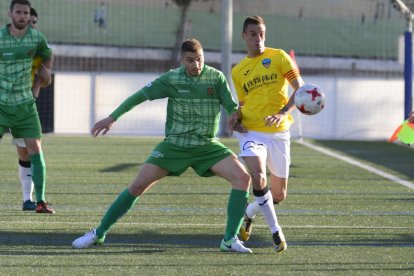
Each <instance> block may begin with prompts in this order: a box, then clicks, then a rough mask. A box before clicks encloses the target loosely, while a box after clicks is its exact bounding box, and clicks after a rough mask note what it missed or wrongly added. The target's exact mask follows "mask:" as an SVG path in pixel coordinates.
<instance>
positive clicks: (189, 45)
mask: <svg viewBox="0 0 414 276" xmlns="http://www.w3.org/2000/svg"><path fill="white" fill-rule="evenodd" d="M199 50H203V46H202V45H201V43H200V41H198V40H197V39H195V38H189V39H186V40H184V41H183V43H182V44H181V54H183V53H185V52H192V53H195V52H197V51H199Z"/></svg>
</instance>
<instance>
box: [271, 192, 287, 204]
mask: <svg viewBox="0 0 414 276" xmlns="http://www.w3.org/2000/svg"><path fill="white" fill-rule="evenodd" d="M272 196H273V201H274V202H277V203H281V202H282V201H283V200H285V199H286V196H287V195H286V193H277V194H273V195H272Z"/></svg>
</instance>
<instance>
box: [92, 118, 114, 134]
mask: <svg viewBox="0 0 414 276" xmlns="http://www.w3.org/2000/svg"><path fill="white" fill-rule="evenodd" d="M114 122H115V120H114V119H113V118H112V117H110V116H109V117H106V118H105V119H102V120H100V121H99V122H97V123H96V124H95V125H94V126H93V128H92V131H91V134H92V135H93V136H94V137H96V136H98V135H99V133H101V132H102V135H105V134H106V133H107V132H108V131H109V130H110V129H111V127H112V124H113V123H114Z"/></svg>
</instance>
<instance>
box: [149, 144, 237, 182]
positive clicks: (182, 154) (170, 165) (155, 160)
mask: <svg viewBox="0 0 414 276" xmlns="http://www.w3.org/2000/svg"><path fill="white" fill-rule="evenodd" d="M232 154H234V153H233V152H232V151H231V150H230V149H229V148H227V147H226V146H224V145H223V144H221V143H212V144H210V145H207V146H200V147H196V148H183V147H178V146H176V145H173V144H171V143H168V142H161V143H159V144H158V145H157V146H156V147H155V149H154V150H153V151H152V152H151V154H150V156H149V157H148V158H147V160H146V161H145V163H150V164H154V165H156V166H158V167H160V168H163V169H165V170H168V171H169V172H170V173H169V175H171V176H179V175H181V174H182V173H183V172H184V171H185V170H187V169H188V168H189V167H191V168H193V169H194V171H195V172H196V173H197V174H198V175H199V176H204V177H208V176H213V175H214V173H213V172H212V171H211V170H210V168H211V167H213V166H214V165H215V164H217V163H218V162H220V161H221V160H223V159H225V158H226V157H227V156H230V155H232Z"/></svg>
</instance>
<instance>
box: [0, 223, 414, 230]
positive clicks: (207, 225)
mask: <svg viewBox="0 0 414 276" xmlns="http://www.w3.org/2000/svg"><path fill="white" fill-rule="evenodd" d="M6 223H8V224H12V225H16V224H24V225H27V224H29V225H31V224H32V225H33V224H34V225H45V224H49V225H53V224H71V225H87V226H91V225H94V224H98V222H95V223H94V222H80V221H74V222H67V221H65V222H63V221H30V222H27V221H0V224H2V225H7V224H6ZM117 225H123V226H146V227H158V228H183V229H185V228H223V227H226V225H225V224H219V223H216V224H211V223H179V224H177V223H151V222H150V223H146V222H144V223H142V222H118V223H117ZM254 227H256V228H268V227H269V226H268V225H265V224H255V225H254ZM283 228H292V229H302V228H304V229H311V228H316V229H402V230H404V229H406V230H414V227H409V226H357V225H354V226H339V225H309V224H308V225H285V226H283Z"/></svg>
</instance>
